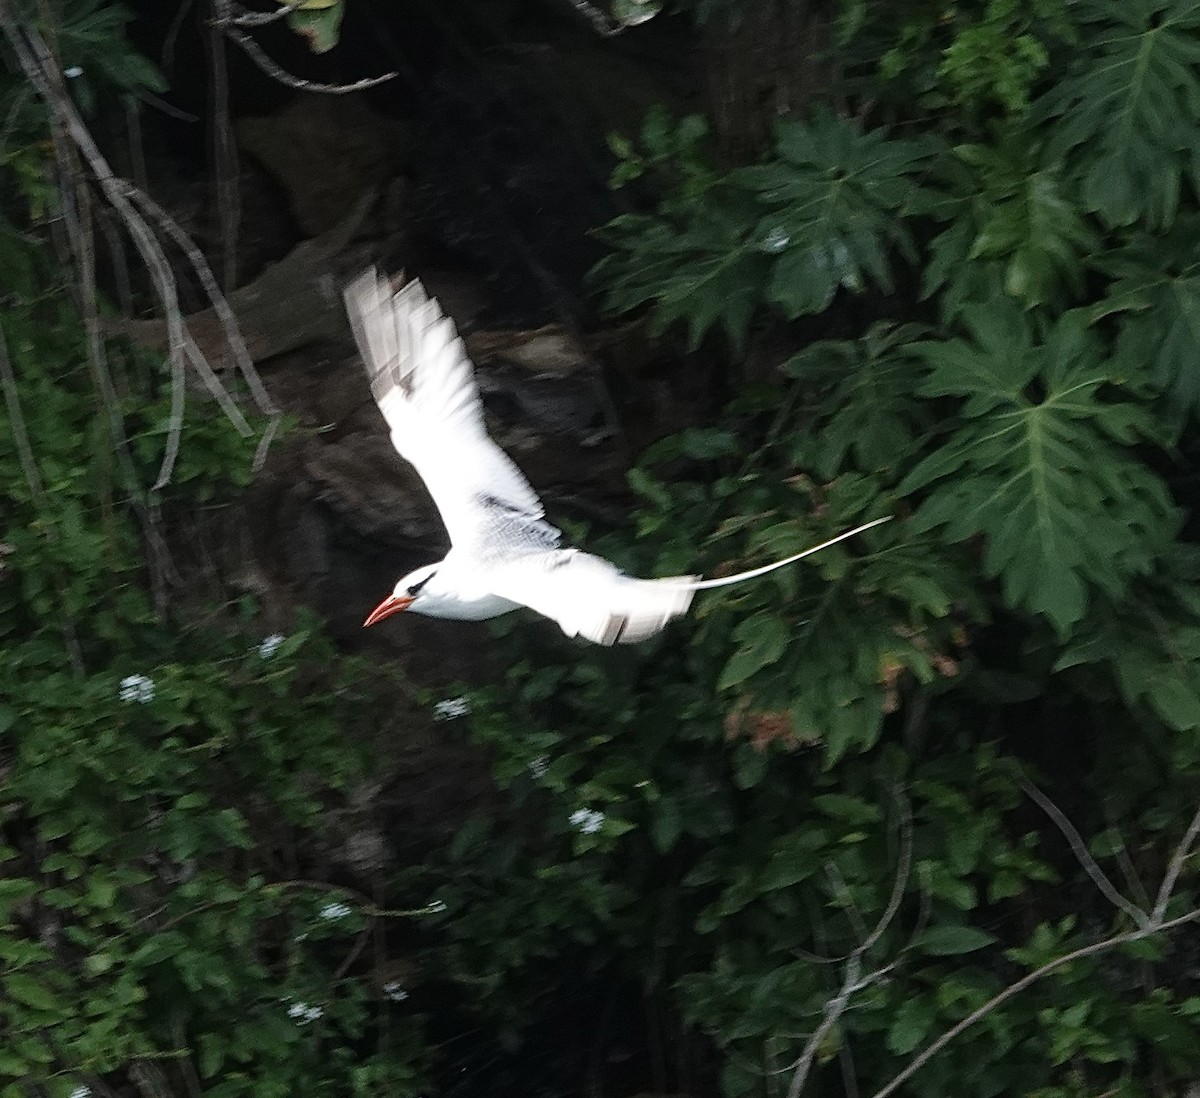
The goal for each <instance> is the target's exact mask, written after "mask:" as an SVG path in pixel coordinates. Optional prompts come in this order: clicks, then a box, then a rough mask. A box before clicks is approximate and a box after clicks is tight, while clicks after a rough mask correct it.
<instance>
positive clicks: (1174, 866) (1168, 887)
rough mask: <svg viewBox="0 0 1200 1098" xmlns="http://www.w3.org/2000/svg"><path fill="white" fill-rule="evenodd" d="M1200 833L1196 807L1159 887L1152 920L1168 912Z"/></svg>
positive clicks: (1160, 917)
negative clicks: (1180, 875) (1184, 866)
mask: <svg viewBox="0 0 1200 1098" xmlns="http://www.w3.org/2000/svg"><path fill="white" fill-rule="evenodd" d="M1197 835H1200V808H1198V809H1196V814H1195V815H1194V816H1193V817H1192V822H1191V823H1190V824H1188V829H1187V831H1186V832H1184V835H1183V839H1182V841H1181V842H1180V843H1179V845H1178V846H1177V847H1176V848H1175V853H1174V855H1172V857H1171V861H1170V863H1169V864H1168V866H1167V871H1166V873H1164V874H1163V880H1162V884H1161V885H1160V886H1159V889H1158V898H1157V899H1156V900H1155V901H1154V911H1153V912H1151V916H1150V918H1151V921H1152V922H1159V921H1161V920H1162V918H1163V916H1164V915H1166V913H1167V904H1169V903H1170V902H1171V893H1173V892H1174V891H1175V882H1176V881H1178V880H1179V874H1180V873H1181V872H1182V870H1183V863H1184V862H1186V861H1187V860H1188V857H1189V856H1190V855H1191V853H1192V847H1193V845H1195V842H1196V836H1197Z"/></svg>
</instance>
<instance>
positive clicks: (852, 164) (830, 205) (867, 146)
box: [732, 109, 930, 317]
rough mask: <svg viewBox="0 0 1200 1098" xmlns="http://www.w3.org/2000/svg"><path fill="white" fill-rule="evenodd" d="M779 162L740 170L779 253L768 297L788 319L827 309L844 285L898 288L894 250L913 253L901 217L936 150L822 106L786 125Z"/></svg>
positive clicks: (766, 247) (763, 233)
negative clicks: (868, 129) (863, 129)
mask: <svg viewBox="0 0 1200 1098" xmlns="http://www.w3.org/2000/svg"><path fill="white" fill-rule="evenodd" d="M775 151H776V153H777V157H778V158H777V159H776V160H774V161H771V162H769V163H767V164H762V165H757V166H754V167H749V168H743V169H741V170H740V171H737V172H734V173H733V176H732V180H733V182H735V183H737V184H740V185H742V186H744V187H746V188H747V189H748V190H749V191H750V192H752V193H753V194H754V195H755V197H756V199H757V201H758V204H759V207H760V209H761V210H762V216H761V217H760V220H759V222H758V227H757V229H756V233H755V237H756V239H757V241H758V242H759V246H760V247H761V248H762V249H763V251H765V252H767V253H768V254H772V255H774V256H775V258H774V261H773V263H772V269H771V277H770V282H769V283H768V286H767V298H768V300H769V301H771V302H772V303H773V304H775V305H777V306H779V308H780V309H781V310H782V311H783V313H784V314H785V315H786V316H788V317H796V316H800V315H802V314H805V313H819V312H822V311H823V310H824V309H826V308H827V307H828V306H829V303H830V302H831V301H832V300H833V297H834V295H835V294H836V293H837V291H838V289H839V288H845V289H848V290H851V291H853V292H856V293H857V292H861V291H862V290H863V289H865V287H866V285H867V283H868V281H870V282H874V283H875V284H876V285H877V286H880V287H882V288H883V289H885V290H888V291H890V290H891V289H892V277H891V271H890V267H889V262H888V254H889V252H890V251H891V250H892V249H893V248H896V249H898V250H899V251H900V252H901V253H902V254H903V255H905V256H906V257H908V258H909V259H912V258H914V248H913V244H912V240H911V238H910V236H909V233H908V230H907V228H906V227H905V225H904V222H903V220H902V218H901V217H899V216H897V215H898V214H899V213H901V212H902V211H903V209H904V207H905V204H906V202H908V200H909V199H910V197H911V196H912V194H913V192H914V191H916V190H917V189H918V188H917V185H916V183H915V182H914V179H913V176H914V175H915V173H916V172H917V171H919V170H920V169H921V168H922V167H923V166H924V164H925V162H926V161H927V160H928V158H929V155H930V150H929V148H928V147H926V146H923V145H919V144H917V143H915V142H909V141H900V140H895V139H890V138H888V137H887V136H886V135H885V134H884V133H883V131H881V130H875V131H873V132H871V133H863V132H861V131H860V130H859V128H858V127H857V126H856V125H854V124H853V123H852V122H848V121H846V120H844V119H841V118H838V117H837V116H835V115H834V114H832V113H831V112H830V111H828V110H823V109H822V110H818V111H816V112H815V113H814V114H813V117H812V118H811V120H810V121H808V122H799V121H795V120H786V121H782V122H780V123H779V125H778V127H777V130H776V135H775Z"/></svg>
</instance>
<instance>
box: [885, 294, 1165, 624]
mask: <svg viewBox="0 0 1200 1098" xmlns="http://www.w3.org/2000/svg"><path fill="white" fill-rule="evenodd" d="M964 322H965V326H966V328H967V329H968V331H969V332H970V334H971V336H972V338H971V339H970V340H969V341H968V340H964V339H960V338H951V339H948V340H945V341H942V342H936V343H934V342H918V343H914V344H912V345H911V350H912V351H913V352H914V353H916V354H918V355H920V356H921V358H922V359H924V361H925V362H926V364H927V365H928V367H929V373H928V375H927V377H926V378H925V379H924V380H923V382H922V383H921V384H920V385H919V387H918V390H917V391H918V393H919V394H920V395H922V396H927V397H935V398H936V397H956V398H960V399H962V400H963V401H964V402H965V403H963V405H962V412H961V415H962V419H961V421H960V422H959V423H957V424H956V423H955V422H954V421H953V420H943V428H944V427H947V426H956V427H957V430H955V431H954V433H953V434H951V435H950V437H949V439H948V440H947V441H946V443H945V444H944V445H942V446H940V447H938V448H937V449H935V450H933V451H932V452H931V453H930V454H928V456H926V457H925V458H924V459H923V460H922V461H920V462H918V463H917V464H916V466H915V467H914V468H913V469H912V471H911V472H910V473H909V474H908V476H907V477H905V478H904V480H903V482H902V483H901V484H900V486H899V488H898V491H899V492H900V493H902V494H909V493H912V492H916V491H919V490H921V489H927V488H931V486H932V490H931V491H930V493H929V495H928V498H927V499H926V500H925V501H924V502H923V503H922V505H921V507H920V508H919V510H918V511H917V513H916V514H915V516H914V518H913V523H912V526H913V529H914V530H915V531H918V532H919V531H924V530H929V529H932V528H934V527H944V528H945V532H946V537H947V538H948V539H950V540H952V541H965V540H967V539H969V538H973V537H975V536H977V535H979V534H984V535H985V536H986V538H987V548H986V552H985V554H984V557H983V567H984V573H985V574H986V575H988V576H999V577H1001V578H1002V580H1003V582H1004V590H1005V602H1006V603H1007V604H1008V605H1009V606H1012V607H1024V608H1026V609H1029V610H1032V611H1034V612H1035V613H1039V614H1045V615H1046V617H1047V618H1049V620H1050V621H1051V622H1052V623H1053V624H1054V626H1055V628H1056V629H1058V631H1059V632H1060V633H1061V634H1064V635H1065V634H1066V633H1067V632H1068V631H1069V630H1070V628H1071V627H1072V626H1073V625H1075V624H1076V623H1077V622H1079V621H1080V620H1081V619H1082V618H1083V617H1084V615H1085V613H1086V610H1087V599H1088V595H1087V586H1088V584H1091V585H1094V586H1095V587H1098V588H1099V589H1101V590H1103V591H1104V592H1105V593H1106V594H1107V595H1109V596H1110V597H1113V598H1119V597H1120V596H1121V595H1123V594H1124V593H1125V592H1126V590H1127V589H1128V586H1129V583H1130V581H1131V580H1132V579H1133V578H1134V577H1136V576H1139V575H1144V574H1146V573H1147V572H1149V571H1150V570H1151V568H1152V566H1153V561H1154V559H1155V557H1156V556H1157V555H1158V553H1159V552H1160V551H1161V548H1162V546H1163V545H1164V544H1165V543H1166V542H1167V541H1168V540H1169V539H1170V538H1171V537H1172V535H1173V534H1174V532H1175V529H1176V526H1177V521H1176V513H1175V508H1174V507H1173V506H1172V504H1171V501H1170V497H1169V495H1168V493H1167V490H1166V487H1165V485H1164V484H1163V483H1162V481H1161V480H1160V479H1159V478H1158V477H1156V476H1155V475H1154V474H1153V473H1152V472H1151V471H1150V470H1148V469H1147V468H1146V467H1145V465H1144V464H1143V463H1142V462H1140V461H1138V460H1136V458H1134V457H1133V456H1132V455H1131V454H1130V453H1129V451H1128V447H1129V446H1130V445H1131V444H1133V443H1135V442H1136V441H1137V440H1138V438H1139V437H1153V433H1154V425H1153V421H1152V420H1151V419H1150V417H1149V416H1147V415H1146V413H1145V411H1144V409H1142V408H1141V407H1139V406H1138V405H1137V404H1136V403H1134V402H1131V401H1129V400H1127V399H1125V400H1117V399H1109V400H1104V399H1101V394H1102V391H1103V389H1104V387H1105V386H1106V385H1108V386H1113V385H1115V384H1116V383H1118V382H1119V381H1120V380H1121V372H1120V370H1119V368H1117V366H1116V364H1114V363H1111V362H1106V361H1105V359H1104V352H1103V349H1102V347H1101V345H1100V343H1099V341H1098V340H1097V339H1096V337H1095V335H1094V334H1093V333H1091V332H1089V331H1088V330H1087V329H1086V328H1085V327H1084V326H1083V323H1082V321H1081V319H1080V318H1079V317H1078V316H1077V315H1074V314H1069V315H1067V316H1065V317H1063V318H1062V319H1060V320H1059V321H1058V322H1057V324H1055V326H1054V327H1053V328H1052V329H1051V330H1050V331H1049V332H1047V333H1046V337H1045V339H1044V340H1043V341H1041V342H1038V343H1035V342H1034V340H1033V334H1032V332H1031V325H1030V324H1029V323H1028V321H1027V320H1026V319H1025V318H1024V317H1023V316H1022V315H1021V314H1020V313H1019V311H1018V310H1017V309H1016V308H1015V307H1012V306H1009V307H1007V308H997V307H993V308H992V309H990V310H989V309H986V308H982V307H981V308H971V309H969V310H967V311H966V313H965V316H964Z"/></svg>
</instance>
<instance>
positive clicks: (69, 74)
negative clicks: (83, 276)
mask: <svg viewBox="0 0 1200 1098" xmlns="http://www.w3.org/2000/svg"><path fill="white" fill-rule="evenodd" d="M82 75H83V67H82V66H81V65H70V66H68V67H67V68H65V69H63V76H65V77H66V78H67V79H68V80H75V79H77V78H78V77H80V76H82ZM79 1091H83V1094H82V1095H81V1094H79ZM91 1093H92V1092H91V1091H90V1090H88V1088H87V1087H77V1088H76V1089H75V1090H73V1091H72V1092H71V1098H84V1095H88V1094H91Z"/></svg>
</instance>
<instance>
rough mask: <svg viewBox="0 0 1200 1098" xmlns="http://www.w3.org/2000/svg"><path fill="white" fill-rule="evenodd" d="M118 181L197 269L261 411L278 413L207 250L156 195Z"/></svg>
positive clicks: (193, 267) (192, 266) (125, 191)
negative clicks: (157, 199)
mask: <svg viewBox="0 0 1200 1098" xmlns="http://www.w3.org/2000/svg"><path fill="white" fill-rule="evenodd" d="M119 182H120V183H122V184H123V185H124V186H123V193H124V194H125V196H126V197H128V198H130V199H131V200H132V201H134V202H136V203H137V204H138V205H139V206H140V207H141V208H142V209H143V210H144V211H145V212H146V213H147V214H148V215H149V216H150V217H152V218H153V219H154V221H155V222H157V223H158V226H159V228H161V229H162V231H163V232H165V233H166V234H167V236H169V237H170V238H171V240H172V242H173V243H174V244H175V246H176V247H177V248H178V249H179V250H180V251H181V252H183V254H184V256H185V257H186V259H187V261H188V263H189V265H190V266H191V268H192V270H193V271H195V273H196V277H197V278H198V279H199V280H200V285H201V286H202V287H203V288H204V293H205V294H206V295H207V297H208V299H209V300H210V301H211V302H212V306H213V312H214V313H215V314H216V316H217V320H218V321H220V324H221V330H222V331H223V332H224V333H225V338H226V339H227V340H228V341H229V346H230V348H231V349H232V351H233V355H234V359H235V360H236V362H237V364H238V369H239V370H241V372H242V375H243V376H244V377H245V379H246V384H247V385H248V386H249V387H250V392H251V393H252V394H253V395H254V401H255V403H256V404H257V405H258V408H259V410H260V411H261V412H263V413H264V414H265V415H269V416H277V415H279V409H278V408H277V407H276V406H275V402H274V401H273V400H272V399H271V396H270V394H269V393H268V392H267V390H266V388H265V387H264V386H263V383H262V379H261V378H260V377H259V376H258V371H257V370H256V369H255V368H254V362H253V360H252V359H251V358H250V352H249V350H248V349H247V347H246V341H245V339H243V337H242V332H241V329H240V328H239V327H238V322H237V318H236V317H235V316H234V315H233V310H232V309H231V308H230V307H229V302H228V300H227V299H226V297H225V295H224V294H223V293H222V292H221V288H220V286H218V285H217V280H216V276H214V275H213V272H212V268H211V267H210V266H209V265H208V260H207V259H205V258H204V253H203V252H201V251H200V249H199V248H197V247H196V245H195V244H194V243H192V241H191V239H190V238H189V237H188V235H187V233H185V232H184V231H183V229H182V228H181V227H180V225H179V222H177V221H176V220H175V219H174V218H173V217H172V216H171V215H170V214H169V213H167V211H166V210H164V209H163V208H162V207H161V206H160V205H159V204H158V203H157V202H155V201H154V199H153V198H151V197H150V196H149V195H148V194H145V193H144V192H143V191H139V190H138V189H137V188H136V187H133V186H132V185H130V184H129V183H126V182H125V181H124V180H120V181H119Z"/></svg>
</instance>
